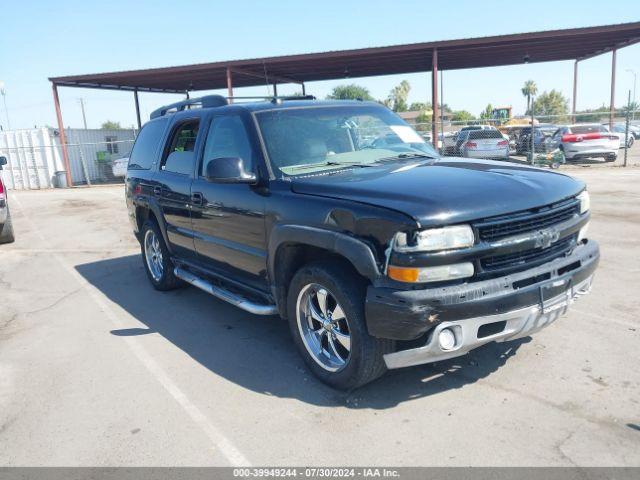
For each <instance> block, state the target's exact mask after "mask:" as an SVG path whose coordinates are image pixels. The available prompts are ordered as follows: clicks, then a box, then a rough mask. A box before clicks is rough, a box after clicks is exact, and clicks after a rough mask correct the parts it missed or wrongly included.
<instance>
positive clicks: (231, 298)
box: [173, 267, 278, 315]
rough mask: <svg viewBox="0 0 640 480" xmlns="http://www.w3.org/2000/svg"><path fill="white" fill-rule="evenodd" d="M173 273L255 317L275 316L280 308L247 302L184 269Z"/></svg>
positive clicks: (178, 269) (177, 268)
mask: <svg viewBox="0 0 640 480" xmlns="http://www.w3.org/2000/svg"><path fill="white" fill-rule="evenodd" d="M173 273H174V274H175V276H176V277H178V278H179V279H181V280H184V281H185V282H187V283H189V284H191V285H193V286H194V287H198V288H199V289H200V290H204V291H205V292H207V293H208V294H210V295H213V296H214V297H217V298H219V299H220V300H224V301H225V302H228V303H230V304H231V305H234V306H236V307H238V308H241V309H242V310H244V311H245V312H249V313H253V314H254V315H275V314H277V313H278V308H277V307H276V306H275V305H263V304H260V303H255V302H252V301H250V300H247V299H246V298H243V297H241V296H240V295H237V294H235V293H232V292H230V291H228V290H225V289H224V288H221V287H218V286H216V285H213V284H212V283H210V282H208V281H207V280H205V279H203V278H201V277H198V276H196V275H194V274H193V273H191V272H189V271H187V270H185V269H183V268H179V267H176V269H175V270H174V271H173Z"/></svg>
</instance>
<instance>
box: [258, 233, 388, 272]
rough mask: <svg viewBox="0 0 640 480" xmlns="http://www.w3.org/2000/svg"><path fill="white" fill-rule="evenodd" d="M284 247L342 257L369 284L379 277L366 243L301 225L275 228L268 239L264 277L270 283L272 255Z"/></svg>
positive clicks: (274, 266)
mask: <svg viewBox="0 0 640 480" xmlns="http://www.w3.org/2000/svg"><path fill="white" fill-rule="evenodd" d="M287 243H295V244H302V245H310V246H313V247H318V248H323V249H325V250H329V251H331V252H335V253H337V254H338V255H340V256H342V257H344V258H345V259H347V260H348V261H349V262H351V263H352V264H353V266H354V267H355V269H356V270H357V271H358V273H359V274H360V275H362V276H363V277H365V278H368V279H369V280H375V279H376V278H378V277H379V276H380V271H379V269H378V265H377V262H376V259H375V256H374V254H373V251H372V250H371V247H369V245H367V244H366V243H364V242H362V241H361V240H358V239H357V238H353V237H351V236H349V235H346V234H344V233H340V232H335V231H332V230H325V229H322V228H316V227H307V226H303V225H277V226H275V227H274V228H273V230H272V231H271V235H270V236H269V244H268V247H267V252H268V265H267V268H268V274H269V278H270V279H271V280H272V282H275V278H276V276H275V271H276V265H275V262H276V254H277V252H278V249H279V248H280V247H281V246H282V245H284V244H287Z"/></svg>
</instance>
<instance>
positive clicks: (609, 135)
mask: <svg viewBox="0 0 640 480" xmlns="http://www.w3.org/2000/svg"><path fill="white" fill-rule="evenodd" d="M435 123H436V127H437V130H438V141H437V142H434V140H433V138H432V128H433V126H434V125H433V123H432V122H426V123H424V122H423V123H414V124H413V126H414V128H415V129H416V130H417V131H418V132H419V133H420V134H421V135H422V136H423V137H424V138H425V139H426V140H427V141H429V142H431V143H432V144H433V145H434V147H436V148H437V149H438V151H439V152H440V154H441V155H443V156H462V157H470V158H494V159H498V160H509V161H516V162H524V163H536V164H538V163H540V164H547V163H550V164H554V166H557V165H555V163H557V160H561V162H564V161H567V162H573V163H596V162H601V161H609V162H612V161H617V163H619V164H622V165H625V166H626V165H628V164H632V165H640V147H638V146H636V140H638V139H640V111H639V110H629V109H625V110H616V111H614V112H613V116H611V114H610V112H609V110H604V109H602V110H601V111H596V112H587V113H577V114H563V115H536V114H535V113H534V115H532V116H526V117H525V116H522V117H515V118H502V119H492V118H486V119H477V120H469V121H454V120H448V119H445V118H442V119H440V120H439V121H437V122H435ZM532 124H533V129H532V128H531V125H532ZM532 131H533V133H532ZM638 145H640V144H638ZM634 146H635V148H634ZM532 152H533V154H532ZM558 152H561V153H562V155H559V154H558ZM554 155H555V157H554ZM561 157H564V158H561Z"/></svg>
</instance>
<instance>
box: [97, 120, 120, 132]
mask: <svg viewBox="0 0 640 480" xmlns="http://www.w3.org/2000/svg"><path fill="white" fill-rule="evenodd" d="M100 128H102V129H103V130H120V129H121V128H122V127H121V126H120V122H114V121H112V120H107V121H106V122H104V123H103V124H102V125H101V126H100Z"/></svg>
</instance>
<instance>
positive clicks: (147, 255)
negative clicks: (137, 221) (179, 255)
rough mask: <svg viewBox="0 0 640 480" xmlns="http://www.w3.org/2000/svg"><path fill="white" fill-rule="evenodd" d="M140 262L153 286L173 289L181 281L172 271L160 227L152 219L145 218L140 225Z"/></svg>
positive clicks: (161, 288)
mask: <svg viewBox="0 0 640 480" xmlns="http://www.w3.org/2000/svg"><path fill="white" fill-rule="evenodd" d="M141 238H142V241H141V242H140V246H141V249H142V263H143V264H144V270H145V272H146V273H147V277H149V280H150V281H151V284H152V285H153V288H155V289H156V290H160V291H167V290H173V289H175V288H177V287H179V286H180V285H181V281H180V279H179V278H178V277H176V276H175V275H174V273H173V270H174V268H175V265H174V264H173V262H172V261H171V257H170V253H169V250H168V249H167V246H166V245H165V243H164V237H163V236H162V232H161V231H160V227H158V224H157V223H156V222H155V221H154V220H147V221H146V222H145V223H144V225H143V226H142V235H141Z"/></svg>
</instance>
